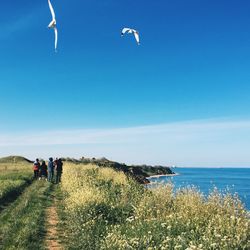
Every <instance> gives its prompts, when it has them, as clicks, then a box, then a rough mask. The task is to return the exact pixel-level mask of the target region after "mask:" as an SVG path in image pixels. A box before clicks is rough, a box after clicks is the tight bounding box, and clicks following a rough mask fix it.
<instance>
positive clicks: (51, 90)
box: [0, 0, 250, 166]
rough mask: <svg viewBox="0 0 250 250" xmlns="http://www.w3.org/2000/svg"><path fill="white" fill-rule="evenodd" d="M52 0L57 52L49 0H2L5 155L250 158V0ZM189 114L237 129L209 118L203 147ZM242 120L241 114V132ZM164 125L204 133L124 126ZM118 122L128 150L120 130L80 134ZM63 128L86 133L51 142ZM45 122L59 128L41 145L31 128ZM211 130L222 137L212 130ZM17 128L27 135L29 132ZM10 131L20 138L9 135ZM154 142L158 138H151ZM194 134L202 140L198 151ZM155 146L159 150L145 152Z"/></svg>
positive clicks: (1, 132) (181, 160) (0, 112)
mask: <svg viewBox="0 0 250 250" xmlns="http://www.w3.org/2000/svg"><path fill="white" fill-rule="evenodd" d="M52 4H53V6H54V8H55V11H56V15H57V23H58V32H59V41H58V53H56V54H55V53H54V49H53V45H54V40H53V39H54V37H53V31H51V30H48V29H47V28H46V27H47V25H48V23H49V22H50V20H51V15H50V12H49V9H48V4H47V1H46V0H44V1H30V0H23V1H17V0H13V1H11V2H10V1H9V2H8V1H4V2H1V4H0V30H1V34H0V55H1V57H0V154H1V155H6V154H23V155H26V156H29V157H35V155H39V154H41V155H42V156H44V157H48V156H49V154H51V153H53V154H61V155H72V156H80V155H84V154H85V153H87V154H88V155H91V156H106V157H111V158H113V159H114V160H121V161H128V162H138V163H139V162H143V163H144V162H145V163H154V162H155V163H156V164H158V163H161V164H168V163H170V162H171V163H173V164H180V165H197V166H198V165H199V166H203V165H204V166H205V165H233V166H236V165H241V166H242V165H244V166H246V165H248V166H250V157H249V156H248V152H247V150H245V147H248V148H249V147H250V143H249V144H247V141H246V138H248V132H249V129H248V128H247V129H246V126H248V125H249V122H248V121H249V120H250V114H249V106H250V98H249V93H250V84H249V82H250V71H249V67H250V60H249V59H250V25H249V24H250V14H249V13H250V2H249V1H247V0H245V1H244V0H242V1H240V2H239V1H232V0H229V1H224V0H220V1H215V0H209V1H205V0H204V1H200V0H190V1H186V0H182V1H181V0H176V1H166V0H155V1H142V0H138V1H134V0H127V1H117V0H116V1H115V0H107V1H101V0H86V1H80V0H72V1H66V0H60V1H58V0H54V1H53V0H52ZM123 27H132V28H136V29H138V30H139V32H140V35H141V46H137V45H136V43H135V41H134V39H133V37H131V36H126V37H123V38H121V37H120V30H121V29H122V28H123ZM187 121H188V122H189V121H193V122H192V123H193V124H199V127H200V128H201V129H202V127H203V126H205V125H204V123H205V124H211V121H212V123H213V124H218V122H219V123H221V121H222V123H223V126H224V129H225V130H227V132H226V133H219V132H218V131H217V130H216V131H215V129H214V127H213V126H208V127H209V128H210V130H209V133H208V132H207V129H205V130H204V133H201V134H199V136H200V137H199V143H200V144H202V145H204V149H203V151H202V152H200V151H199V152H198V151H197V143H198V142H197V138H198V137H197V136H198V135H197V134H193V132H194V131H193V130H192V133H191V132H190V131H189V130H188V129H187V128H186V126H185V124H186V122H187ZM201 121H202V122H201ZM231 123H235V124H240V125H239V126H238V125H237V126H238V129H237V130H236V131H235V130H233V131H232V128H231V126H230V124H231ZM161 124H164V126H166V127H167V128H168V127H169V126H172V124H178V126H180V125H183V130H185V133H186V134H190V135H191V134H192V135H193V136H189V137H188V138H189V139H188V141H185V143H184V142H183V141H181V140H180V141H179V144H178V145H177V144H176V143H177V142H176V137H174V136H172V134H171V136H170V135H169V134H168V133H163V134H162V137H164V140H159V138H158V137H157V136H156V137H154V138H152V134H151V132H150V131H152V130H150V129H149V130H146V131H147V133H146V132H145V133H144V137H143V139H142V137H141V136H139V135H138V134H136V135H135V134H134V133H132V134H130V136H131V137H134V138H137V137H138V140H137V141H136V143H135V142H131V141H130V143H129V142H126V141H123V139H121V138H124V136H123V133H124V129H129V131H130V129H134V130H136V131H139V130H140V128H141V127H145V126H146V127H147V126H149V127H150V126H151V127H150V128H152V126H153V128H154V129H155V130H157V129H158V126H159V125H161ZM242 124H244V126H243V128H242ZM138 128H139V129H138ZM112 129H113V130H114V131H119V133H121V135H120V137H119V138H120V139H119V145H120V148H121V149H120V153H119V152H117V153H116V150H117V141H116V140H115V143H113V142H112V140H106V141H102V143H101V145H100V143H99V141H98V142H96V143H93V142H92V143H91V141H89V140H87V141H86V138H85V137H84V138H82V137H81V136H80V135H81V134H84V135H85V134H86V131H89V130H91V131H92V130H94V131H103V130H105V131H106V132H105V133H108V134H109V132H108V131H110V130H112ZM58 131H64V133H63V134H61V137H62V138H64V136H66V137H67V133H70V134H71V136H72V133H73V134H74V133H75V131H77V132H78V133H79V137H80V138H82V141H77V143H76V141H75V140H73V141H72V140H71V139H70V140H69V141H70V143H69V142H68V141H67V138H68V137H67V138H66V137H65V140H63V141H60V143H59V142H58V143H56V142H54V144H53V146H51V141H53V140H54V141H56V136H54V135H55V134H56V133H57V132H58ZM202 131H203V130H202ZM231 132H232V133H234V137H235V140H236V141H237V147H236V146H235V145H234V144H233V143H234V141H235V140H234V141H233V140H230V138H231ZM42 133H44V134H45V135H46V136H48V135H49V138H47V139H44V140H45V141H46V142H45V143H43V146H40V147H38V148H37V149H32V147H31V145H30V142H29V141H30V138H35V135H36V134H42ZM65 133H66V134H65ZM91 133H92V132H91ZM138 133H139V132H138ZM175 133H176V136H178V134H180V131H179V130H178V131H175ZM111 134H112V133H111ZM211 134H212V135H213V136H214V138H215V139H216V140H213V142H214V143H212V142H211V141H210V142H209V141H208V138H209V136H208V135H210V137H211ZM204 136H205V137H204ZM13 137H15V138H19V140H21V138H22V143H20V142H18V141H17V140H15V138H13ZM170 137H171V138H170ZM6 138H7V139H6ZM204 138H206V139H204ZM1 140H2V142H1ZM8 140H9V141H15V143H12V144H11V145H7V141H8ZM34 141H35V139H34ZM94 141H95V140H94ZM39 142H41V141H39ZM64 142H65V143H64ZM157 142H158V143H157ZM145 143H147V145H149V144H152V145H154V146H152V145H151V146H150V147H149V148H148V149H145V147H146V146H145ZM20 144H22V145H20ZM34 144H38V143H37V142H34ZM107 144H108V146H107ZM169 144H172V145H173V144H176V146H175V147H174V148H175V149H174V150H170V149H169V148H168V147H169ZM185 144H188V147H191V148H192V149H193V150H191V149H190V150H191V151H190V152H189V151H188V152H189V153H188V155H187V152H186V151H185V150H186V147H184V145H185ZM225 144H227V146H228V147H225ZM25 145H26V146H25ZM135 145H136V149H133V150H131V149H132V148H134V147H135ZM24 147H27V148H24ZM138 148H140V150H139V149H138ZM53 150H54V151H53ZM218 150H219V152H221V155H218V154H217V153H216V152H217V151H218ZM170 151H171V152H172V153H171V154H170V153H169V152H170ZM134 152H138V153H137V154H135V153H134ZM148 152H150V153H152V157H149V156H147V157H145V155H148ZM199 155H200V156H199ZM228 155H230V157H229V158H230V160H229V158H228ZM237 163H238V164H237Z"/></svg>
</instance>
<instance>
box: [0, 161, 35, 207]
mask: <svg viewBox="0 0 250 250" xmlns="http://www.w3.org/2000/svg"><path fill="white" fill-rule="evenodd" d="M32 176H33V173H32V171H31V167H30V165H29V164H27V163H26V164H22V163H20V164H19V165H18V164H17V165H13V164H12V163H4V164H3V163H2V164H0V211H1V210H2V209H3V208H4V207H5V206H6V205H7V204H8V203H10V202H12V201H14V200H15V199H16V198H17V197H18V195H20V194H21V193H22V192H23V190H24V189H25V188H26V187H27V186H28V185H30V184H31V182H32Z"/></svg>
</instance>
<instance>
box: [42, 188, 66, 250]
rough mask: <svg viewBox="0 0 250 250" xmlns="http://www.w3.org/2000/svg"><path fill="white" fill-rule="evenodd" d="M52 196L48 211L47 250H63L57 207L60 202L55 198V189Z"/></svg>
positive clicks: (46, 225)
mask: <svg viewBox="0 0 250 250" xmlns="http://www.w3.org/2000/svg"><path fill="white" fill-rule="evenodd" d="M52 190H53V191H52V194H51V199H52V202H51V205H50V206H49V207H48V208H47V209H46V213H45V215H46V224H45V228H46V235H45V247H46V248H47V249H53V250H61V249H63V246H62V244H61V242H60V238H61V237H60V233H61V231H60V230H59V226H58V225H59V217H58V214H57V206H58V200H57V197H56V196H55V192H54V188H53V189H52Z"/></svg>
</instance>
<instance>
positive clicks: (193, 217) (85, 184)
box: [60, 164, 250, 250]
mask: <svg viewBox="0 0 250 250" xmlns="http://www.w3.org/2000/svg"><path fill="white" fill-rule="evenodd" d="M61 193H62V195H63V200H62V203H61V205H60V211H61V212H60V213H61V220H62V226H63V228H64V237H63V238H64V239H66V240H65V241H64V243H65V246H66V248H68V249H110V250H111V249H112V250H113V249H148V250H149V249H190V250H191V249H250V221H249V212H248V211H247V210H245V208H244V206H243V205H242V203H241V201H240V200H239V199H238V197H237V196H235V195H231V194H228V193H223V194H222V193H218V192H217V191H216V190H215V191H214V192H212V193H211V194H210V195H209V196H208V197H205V196H204V195H203V194H202V193H200V192H199V191H198V190H196V189H195V188H186V189H180V190H177V191H174V189H173V186H172V185H171V184H168V185H165V186H159V187H158V188H154V189H146V188H144V186H141V185H138V184H137V183H136V182H135V181H134V180H131V179H129V178H127V177H126V176H125V175H124V174H123V173H121V172H116V171H115V170H112V169H109V168H98V167H96V166H93V165H88V166H86V165H85V166H84V165H77V166H76V165H73V164H66V165H65V167H64V174H63V179H62V185H61Z"/></svg>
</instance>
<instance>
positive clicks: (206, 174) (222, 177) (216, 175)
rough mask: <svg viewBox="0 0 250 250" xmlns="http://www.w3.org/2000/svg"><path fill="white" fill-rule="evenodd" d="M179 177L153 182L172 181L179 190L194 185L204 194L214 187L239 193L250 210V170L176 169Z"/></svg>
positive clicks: (155, 179)
mask: <svg viewBox="0 0 250 250" xmlns="http://www.w3.org/2000/svg"><path fill="white" fill-rule="evenodd" d="M173 171H174V172H175V173H179V174H180V175H179V176H174V177H160V178H152V179H150V181H151V182H157V183H158V182H168V181H169V180H171V181H172V182H173V183H174V184H175V186H176V187H177V188H179V187H185V186H187V185H194V186H196V187H198V188H199V190H200V191H201V192H203V193H204V194H208V193H209V191H211V190H212V189H213V188H214V187H216V188H218V189H219V190H222V191H225V189H227V188H229V189H230V192H231V193H237V194H238V195H239V197H240V198H241V200H242V201H243V203H245V205H246V207H247V209H248V210H250V168H237V169H236V168H176V169H173Z"/></svg>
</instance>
